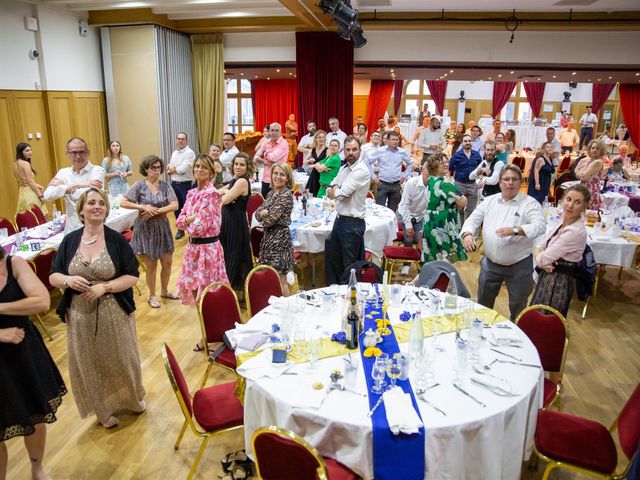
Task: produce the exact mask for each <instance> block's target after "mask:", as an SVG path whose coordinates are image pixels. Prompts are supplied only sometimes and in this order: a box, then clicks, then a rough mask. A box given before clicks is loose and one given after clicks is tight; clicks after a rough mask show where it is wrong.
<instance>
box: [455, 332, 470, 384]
mask: <svg viewBox="0 0 640 480" xmlns="http://www.w3.org/2000/svg"><path fill="white" fill-rule="evenodd" d="M467 354H468V346H467V342H465V341H463V340H462V339H460V338H458V339H456V366H455V370H456V380H463V378H464V375H465V373H466V370H467Z"/></svg>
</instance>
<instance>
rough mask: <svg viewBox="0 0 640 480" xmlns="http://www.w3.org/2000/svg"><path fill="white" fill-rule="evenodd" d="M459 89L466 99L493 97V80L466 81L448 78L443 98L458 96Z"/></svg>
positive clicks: (489, 98)
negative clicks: (462, 91)
mask: <svg viewBox="0 0 640 480" xmlns="http://www.w3.org/2000/svg"><path fill="white" fill-rule="evenodd" d="M460 90H464V98H466V99H467V100H491V99H492V98H493V82H481V81H477V82H466V81H462V80H449V82H448V83H447V93H446V95H445V98H458V97H460Z"/></svg>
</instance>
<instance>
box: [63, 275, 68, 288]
mask: <svg viewBox="0 0 640 480" xmlns="http://www.w3.org/2000/svg"><path fill="white" fill-rule="evenodd" d="M62 285H63V286H64V287H68V286H69V275H66V276H65V277H64V281H63V282H62Z"/></svg>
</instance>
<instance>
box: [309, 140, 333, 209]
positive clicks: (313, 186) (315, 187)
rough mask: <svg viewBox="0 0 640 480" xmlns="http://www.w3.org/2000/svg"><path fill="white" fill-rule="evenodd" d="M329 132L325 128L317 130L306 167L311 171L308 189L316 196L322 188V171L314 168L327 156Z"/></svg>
mask: <svg viewBox="0 0 640 480" xmlns="http://www.w3.org/2000/svg"><path fill="white" fill-rule="evenodd" d="M326 140H327V134H326V132H325V131H324V130H318V131H316V133H315V135H314V136H313V142H312V143H311V154H310V155H309V158H308V159H307V164H306V167H307V169H308V171H309V180H307V185H306V187H305V188H306V189H307V190H308V191H309V193H311V195H313V196H314V197H317V196H318V191H319V190H320V172H319V171H318V170H316V169H315V168H314V166H315V165H317V164H318V163H319V162H322V161H323V160H324V159H325V158H326V157H327V152H328V148H327V145H326Z"/></svg>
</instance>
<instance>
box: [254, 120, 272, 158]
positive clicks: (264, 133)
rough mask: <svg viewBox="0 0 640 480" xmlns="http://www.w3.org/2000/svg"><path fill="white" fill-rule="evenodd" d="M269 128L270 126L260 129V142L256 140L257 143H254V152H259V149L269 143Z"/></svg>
mask: <svg viewBox="0 0 640 480" xmlns="http://www.w3.org/2000/svg"><path fill="white" fill-rule="evenodd" d="M270 128H271V125H265V126H264V128H263V129H262V137H260V140H258V143H256V150H255V151H256V152H257V151H258V150H260V148H261V147H262V146H263V145H264V144H265V143H267V142H268V141H269V129H270Z"/></svg>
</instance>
